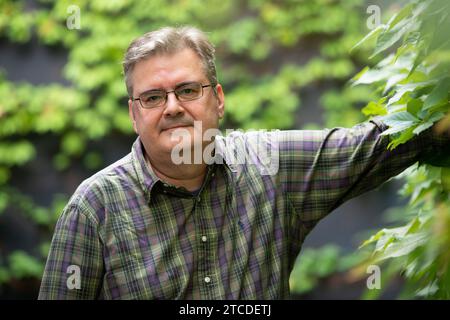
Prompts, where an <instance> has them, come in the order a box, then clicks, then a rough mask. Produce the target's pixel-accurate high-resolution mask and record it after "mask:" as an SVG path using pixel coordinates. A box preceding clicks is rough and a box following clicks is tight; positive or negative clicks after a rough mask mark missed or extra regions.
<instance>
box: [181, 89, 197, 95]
mask: <svg viewBox="0 0 450 320" xmlns="http://www.w3.org/2000/svg"><path fill="white" fill-rule="evenodd" d="M193 92H194V90H192V88H183V89H181V90H180V94H191V93H193Z"/></svg>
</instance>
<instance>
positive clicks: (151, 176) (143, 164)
mask: <svg viewBox="0 0 450 320" xmlns="http://www.w3.org/2000/svg"><path fill="white" fill-rule="evenodd" d="M225 149H226V146H225V141H224V139H223V137H222V136H216V137H215V139H214V165H224V166H225V167H228V168H229V169H230V165H231V164H230V165H228V164H227V163H226V162H227V161H226V152H225ZM131 157H132V163H133V167H134V170H135V173H136V176H137V179H138V181H139V184H140V186H141V188H142V190H143V191H144V195H145V198H146V201H147V202H148V203H149V202H150V201H151V199H152V196H153V195H154V194H155V193H156V192H157V190H158V189H159V188H157V186H158V185H163V182H162V181H161V179H160V178H158V176H157V175H156V174H155V172H154V171H153V169H152V167H151V165H150V164H149V163H148V162H147V161H146V158H145V149H144V145H143V144H142V141H141V139H140V138H139V136H138V137H137V138H136V140H135V141H134V143H133V146H132V149H131ZM209 169H210V168H208V170H209ZM208 172H209V171H208Z"/></svg>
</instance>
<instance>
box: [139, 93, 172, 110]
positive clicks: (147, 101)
mask: <svg viewBox="0 0 450 320" xmlns="http://www.w3.org/2000/svg"><path fill="white" fill-rule="evenodd" d="M165 98H166V94H165V92H163V91H148V92H144V93H143V94H141V96H140V99H141V102H142V106H143V107H144V108H154V107H157V106H159V105H161V104H162V103H163V102H164V100H165Z"/></svg>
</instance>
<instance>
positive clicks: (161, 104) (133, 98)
mask: <svg viewBox="0 0 450 320" xmlns="http://www.w3.org/2000/svg"><path fill="white" fill-rule="evenodd" d="M194 83H198V84H200V88H201V93H200V95H199V96H198V97H196V98H194V99H189V100H180V98H179V97H178V95H177V93H176V91H177V90H178V89H179V88H180V87H182V86H185V85H188V84H194ZM213 86H214V85H213V84H212V83H210V84H202V83H201V82H189V83H183V84H180V85H179V86H177V87H176V88H175V89H174V90H171V91H165V90H164V89H161V91H162V92H165V93H166V95H165V96H164V100H162V102H161V103H160V104H158V105H156V106H154V107H144V104H143V103H142V100H141V97H142V95H143V94H145V93H147V92H148V91H144V92H142V93H141V94H140V95H139V97H138V98H135V97H130V99H131V101H133V102H134V101H136V100H139V104H140V105H141V108H143V109H154V108H158V107H161V106H163V105H165V104H166V103H167V97H168V96H169V93H172V92H173V94H174V95H175V98H176V99H177V101H178V102H187V101H194V100H198V99H200V98H201V97H203V91H204V90H203V89H204V88H207V87H211V88H212V87H213ZM149 91H152V90H149Z"/></svg>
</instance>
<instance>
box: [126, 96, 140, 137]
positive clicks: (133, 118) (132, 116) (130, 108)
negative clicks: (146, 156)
mask: <svg viewBox="0 0 450 320" xmlns="http://www.w3.org/2000/svg"><path fill="white" fill-rule="evenodd" d="M128 115H129V116H130V120H131V123H132V124H133V129H134V132H136V134H137V135H139V133H138V130H137V125H136V115H135V113H134V108H133V101H132V100H131V99H128Z"/></svg>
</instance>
